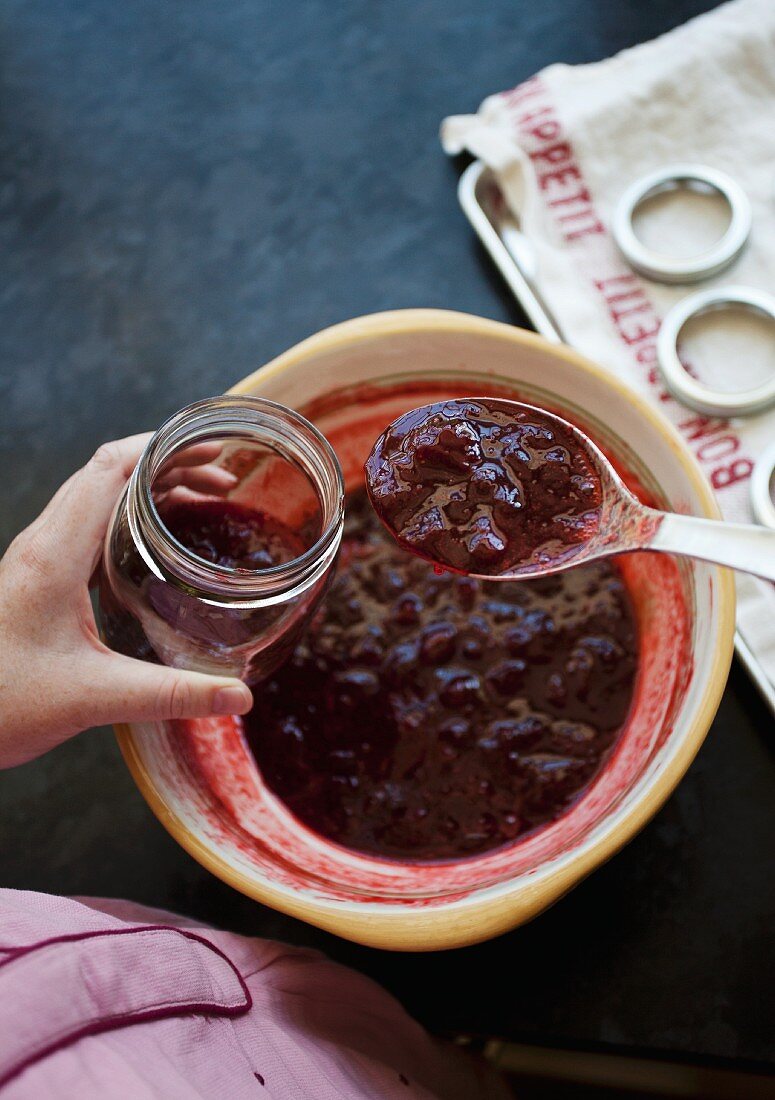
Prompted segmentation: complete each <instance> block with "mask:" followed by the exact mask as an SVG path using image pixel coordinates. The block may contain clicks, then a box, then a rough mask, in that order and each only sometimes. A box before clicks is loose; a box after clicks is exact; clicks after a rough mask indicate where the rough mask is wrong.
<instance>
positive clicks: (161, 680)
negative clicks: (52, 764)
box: [89, 654, 253, 725]
mask: <svg viewBox="0 0 775 1100" xmlns="http://www.w3.org/2000/svg"><path fill="white" fill-rule="evenodd" d="M101 663H102V662H101ZM90 679H91V680H92V684H91V685H90V687H91V690H90V691H89V694H90V696H91V699H92V703H93V706H94V709H95V711H96V712H97V713H95V714H92V715H91V716H90V723H91V724H93V725H104V724H107V723H111V722H162V721H165V720H167V719H174V718H207V717H209V716H211V715H215V714H246V713H247V712H248V711H249V710H250V708H251V707H252V706H253V696H252V694H251V691H250V688H249V687H247V685H246V684H243V683H242V681H241V680H236V679H230V678H227V677H223V678H221V677H219V676H209V675H206V674H205V673H202V672H185V671H182V670H180V669H174V668H167V667H166V666H164V665H152V664H146V662H145V661H136V660H133V659H132V658H131V657H119V656H117V655H115V654H111V655H110V656H108V657H106V659H105V662H104V664H103V665H102V668H101V669H100V670H99V672H98V675H97V676H95V677H93V678H92V677H90Z"/></svg>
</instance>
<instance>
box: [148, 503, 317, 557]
mask: <svg viewBox="0 0 775 1100" xmlns="http://www.w3.org/2000/svg"><path fill="white" fill-rule="evenodd" d="M163 517H164V526H165V527H166V528H167V530H168V531H169V532H170V534H171V535H173V537H174V538H176V539H177V540H178V542H179V543H182V545H183V546H185V547H186V549H187V550H190V551H191V553H192V554H196V555H197V557H199V558H203V559H204V560H205V561H209V562H212V563H213V564H214V565H221V566H225V567H226V568H229V569H251V570H255V569H270V568H271V567H272V566H273V565H283V564H285V562H289V561H292V560H293V559H294V558H297V557H299V556H300V555H301V554H303V553H304V551H305V550H306V549H307V542H306V541H305V540H304V539H303V538H302V537H301V536H300V535H299V534H298V533H297V532H295V531H292V530H291V529H290V528H289V527H287V526H286V525H285V524H284V523H282V522H281V521H280V520H278V519H275V518H273V517H272V516H267V515H266V514H264V513H263V512H259V511H256V510H255V509H254V508H248V507H246V506H245V505H244V504H237V503H236V502H235V501H230V500H203V501H187V502H185V503H177V504H173V505H170V506H169V507H168V508H166V509H165V510H164V512H163Z"/></svg>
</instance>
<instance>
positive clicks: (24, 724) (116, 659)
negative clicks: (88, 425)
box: [0, 435, 252, 767]
mask: <svg viewBox="0 0 775 1100" xmlns="http://www.w3.org/2000/svg"><path fill="white" fill-rule="evenodd" d="M149 438H150V436H149V435H138V436H132V437H131V438H129V439H122V440H119V441H118V442H115V443H106V444H105V445H104V446H102V447H100V449H99V450H98V451H97V452H96V454H95V455H94V457H93V458H92V459H91V461H90V462H89V463H88V464H87V465H86V466H84V468H83V469H82V470H78V472H77V473H75V474H74V475H73V476H72V477H71V478H70V479H69V481H66V482H65V484H64V485H63V486H62V488H61V489H59V491H58V492H57V493H56V495H55V496H54V498H53V499H52V501H51V503H50V504H49V505H48V506H47V507H46V509H45V510H44V511H43V512H42V513H41V515H40V516H39V517H38V519H36V520H35V522H34V523H32V524H31V525H30V526H29V527H28V528H27V529H26V530H25V531H22V533H21V534H20V535H18V536H17V538H16V539H14V541H13V542H12V543H11V545H10V546H9V548H8V551H7V553H6V554H5V557H4V558H2V560H0V767H9V766H11V765H13V764H21V763H23V762H24V761H26V760H32V759H33V758H34V757H36V756H40V755H41V753H44V752H46V751H47V750H48V749H50V748H53V747H54V746H55V745H58V744H59V743H60V742H61V741H65V740H66V739H67V738H68V737H71V736H72V735H73V734H75V733H78V732H79V731H80V730H83V729H86V728H87V727H89V726H99V725H104V724H107V723H111V722H136V721H154V720H156V721H160V720H163V719H167V718H198V717H203V716H206V715H212V714H245V713H246V712H247V711H248V710H250V707H251V705H252V696H251V694H250V690H249V689H248V688H247V687H246V686H245V685H244V684H243V683H242V682H241V681H240V680H232V679H225V678H224V679H221V678H219V677H215V676H206V675H204V674H202V673H198V672H182V671H179V670H177V669H171V668H166V667H164V666H163V665H153V664H148V663H146V662H144V661H135V660H133V659H132V658H131V657H124V656H121V655H119V654H117V653H113V652H112V651H111V650H109V649H108V648H107V647H106V646H104V645H103V644H102V642H101V641H100V639H99V635H98V633H97V625H96V623H95V620H94V613H93V611H92V606H91V600H90V598H89V586H90V584H91V583H92V577H93V575H94V572H95V569H96V568H97V565H98V564H99V561H100V556H101V552H102V542H103V538H104V536H105V532H106V530H107V526H108V523H109V521H110V516H111V513H112V511H113V506H114V504H115V502H116V500H117V498H118V496H119V493H120V492H121V490H122V489H123V487H124V483H125V482H126V480H127V478H128V477H129V475H130V474H131V472H132V470H133V468H134V466H135V464H136V462H137V460H138V458H139V457H140V454H141V452H142V450H143V447H144V446H145V444H146V443H147V442H148V439H149ZM205 457H206V456H205ZM199 461H200V462H201V461H202V459H201V457H200V460H199ZM231 476H232V475H230V474H228V473H227V472H226V471H225V470H220V469H217V468H215V467H209V468H208V469H207V470H206V469H205V467H203V466H202V465H199V466H198V467H197V468H194V467H192V468H191V473H190V474H188V475H187V474H186V473H185V472H183V473H181V471H180V470H175V471H170V474H169V484H170V487H172V486H179V485H181V483H182V484H183V485H184V486H185V485H186V484H188V485H189V486H190V488H191V489H194V490H197V489H199V488H201V487H202V485H209V486H210V487H211V491H212V488H213V487H214V485H215V484H216V483H217V482H219V481H224V480H225V479H227V478H231ZM220 487H221V489H224V488H226V487H227V486H225V485H221V486H220ZM173 491H174V490H173Z"/></svg>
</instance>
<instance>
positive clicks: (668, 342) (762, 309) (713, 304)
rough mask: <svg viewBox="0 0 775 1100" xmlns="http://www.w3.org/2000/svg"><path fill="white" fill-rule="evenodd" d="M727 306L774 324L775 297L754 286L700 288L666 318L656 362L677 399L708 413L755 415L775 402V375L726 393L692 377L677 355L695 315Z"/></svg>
mask: <svg viewBox="0 0 775 1100" xmlns="http://www.w3.org/2000/svg"><path fill="white" fill-rule="evenodd" d="M728 306H740V307H742V308H743V309H747V310H749V311H750V312H751V313H756V314H758V315H759V316H763V317H767V318H769V319H770V321H772V322H773V323H775V298H773V297H772V295H770V294H765V293H764V291H762V290H754V289H752V288H751V287H744V286H727V287H720V288H719V289H718V290H700V291H698V292H697V293H696V294H690V295H689V297H688V298H682V299H681V301H680V302H678V303H676V305H674V306H673V308H672V309H671V310H670V312H669V313H668V314H667V316H666V317H665V319H664V320H663V322H662V324H661V326H660V329H659V335H658V336H657V361H658V363H659V369H660V370H661V372H662V377H663V378H664V380H665V385H666V386H667V388H668V389H669V390H670V392H671V393H672V395H673V397H675V398H676V399H677V400H678V401H680V402H682V404H684V405H687V406H688V407H689V408H690V409H696V411H697V412H701V413H704V414H705V415H706V416H723V417H728V416H752V415H753V414H754V413H759V412H763V411H764V410H765V409H768V408H769V407H770V406H771V405H773V404H775V375H773V377H772V378H770V379H768V380H767V381H766V382H763V383H762V384H761V385H760V386H755V387H753V388H752V389H749V390H742V391H740V392H739V393H724V392H723V391H721V390H714V389H713V388H712V387H711V386H705V385H703V383H702V382H698V381H697V380H696V378H692V377H691V375H689V374H687V372H686V370H685V369H684V366H683V363H682V362H681V360H680V359H679V357H678V341H679V340H680V338H681V332H682V330H683V328H684V325H686V323H687V322H688V321H690V320H692V319H693V318H694V317H700V316H701V315H702V314H703V313H710V312H712V311H713V310H717V309H726V308H727V307H728Z"/></svg>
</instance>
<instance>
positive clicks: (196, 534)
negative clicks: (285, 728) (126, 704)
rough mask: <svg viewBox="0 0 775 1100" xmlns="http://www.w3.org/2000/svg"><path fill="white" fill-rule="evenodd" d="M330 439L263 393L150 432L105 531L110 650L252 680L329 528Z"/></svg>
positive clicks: (288, 646)
mask: <svg viewBox="0 0 775 1100" xmlns="http://www.w3.org/2000/svg"><path fill="white" fill-rule="evenodd" d="M343 516H344V484H343V479H342V473H341V470H340V468H339V463H338V461H337V458H336V455H335V454H334V452H333V450H332V448H331V446H330V444H329V443H328V442H327V440H326V439H325V438H324V437H323V436H322V435H321V434H320V432H318V430H317V429H316V428H315V427H314V426H313V425H312V424H310V423H309V422H308V421H307V420H305V419H304V417H302V416H300V415H299V414H298V413H296V412H294V411H292V410H291V409H288V408H285V407H284V406H282V405H278V404H276V403H275V402H273V401H266V400H263V399H258V398H252V397H229V396H225V397H214V398H210V399H208V400H205V401H199V402H197V403H196V404H193V405H189V406H188V407H187V408H185V409H182V410H181V411H180V412H178V413H176V414H175V415H174V416H172V417H170V419H169V420H167V421H166V423H164V424H163V425H162V426H161V428H159V430H158V431H157V432H156V434H155V435H154V437H153V438H152V440H151V441H150V443H149V444H148V446H147V448H146V450H145V452H144V453H143V455H142V457H141V459H140V461H139V463H138V465H137V467H136V468H135V470H134V473H133V474H132V477H131V478H130V480H129V482H128V484H127V486H126V489H125V490H124V492H123V494H122V496H121V498H120V499H119V501H118V503H117V505H116V509H115V512H114V515H113V519H112V522H111V525H110V528H109V530H108V533H107V536H106V539H105V548H104V556H103V568H102V580H101V585H100V619H101V624H102V630H103V635H104V638H105V641H106V643H107V644H108V645H109V646H110V647H111V648H112V649H115V650H117V651H119V652H121V653H125V654H127V655H129V656H132V657H139V658H142V659H144V660H150V661H158V662H161V663H163V664H167V665H172V666H174V667H177V668H188V669H194V670H197V671H200V672H212V673H217V674H220V675H223V674H225V675H233V676H238V677H240V678H241V679H243V680H245V681H246V682H247V683H255V682H256V681H258V680H261V679H263V678H264V677H266V676H268V675H269V674H270V673H271V672H272V671H274V669H275V668H277V667H278V666H279V665H280V664H281V663H282V662H283V661H284V660H285V659H286V657H287V656H289V654H290V653H291V651H292V649H293V647H294V646H295V644H296V641H297V640H298V637H299V635H300V633H301V631H302V630H303V628H304V626H305V625H306V623H307V622H308V621H309V619H310V617H311V616H312V614H313V613H314V610H315V608H316V607H317V605H318V603H319V602H320V599H321V598H322V596H323V594H324V592H325V590H326V587H327V584H328V581H329V579H330V577H331V575H332V568H333V565H334V563H335V561H336V557H337V553H338V550H339V544H340V541H341V537H342V524H343Z"/></svg>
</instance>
